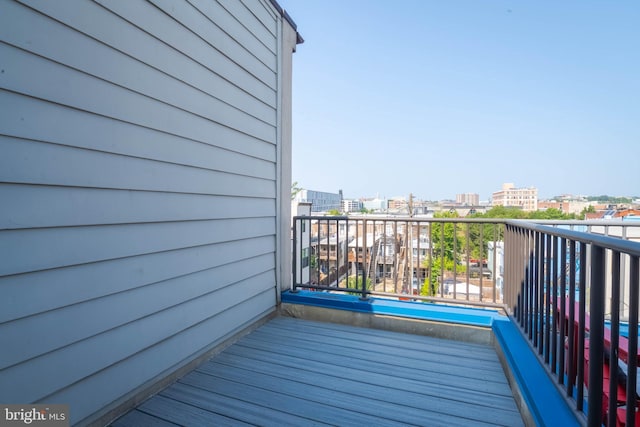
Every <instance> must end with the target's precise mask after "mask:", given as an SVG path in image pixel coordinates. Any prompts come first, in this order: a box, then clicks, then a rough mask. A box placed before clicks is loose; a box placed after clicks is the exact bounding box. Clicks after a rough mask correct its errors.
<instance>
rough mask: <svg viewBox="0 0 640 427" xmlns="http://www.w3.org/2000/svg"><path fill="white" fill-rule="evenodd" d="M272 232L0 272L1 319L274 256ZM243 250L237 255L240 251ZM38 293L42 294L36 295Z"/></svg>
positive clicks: (25, 315) (12, 318)
mask: <svg viewBox="0 0 640 427" xmlns="http://www.w3.org/2000/svg"><path fill="white" fill-rule="evenodd" d="M273 251H274V242H273V239H272V238H271V236H265V237H259V238H256V237H254V238H252V239H245V240H236V241H233V242H224V243H220V244H213V245H206V246H195V247H191V248H180V249H176V250H172V251H165V252H155V253H152V254H146V255H139V256H135V257H126V258H119V259H114V260H109V261H101V262H96V263H90V264H79V265H74V266H71V267H61V268H56V269H52V270H43V271H37V272H30V273H25V274H18V275H13V276H7V277H0V289H2V290H3V291H4V294H3V298H0V323H4V322H9V321H11V320H15V319H20V318H23V317H27V316H31V315H35V314H38V313H42V312H45V311H49V310H55V309H57V308H60V307H64V306H68V305H72V304H77V303H80V302H83V301H89V300H92V299H95V298H100V297H103V296H106V295H110V294H114V293H118V292H123V291H127V290H130V289H135V288H136V287H141V286H147V285H150V284H154V283H158V282H162V281H166V280H171V279H172V278H175V277H179V276H185V275H189V274H192V273H196V272H199V271H203V270H207V269H210V268H215V267H218V266H222V265H225V264H229V263H232V262H234V261H237V260H238V259H244V258H252V257H261V256H263V255H265V254H266V255H269V256H272V254H273ZM239 253H240V254H242V255H243V256H242V257H239V256H238V254H239ZM33 295H37V296H38V298H33V297H32V296H33Z"/></svg>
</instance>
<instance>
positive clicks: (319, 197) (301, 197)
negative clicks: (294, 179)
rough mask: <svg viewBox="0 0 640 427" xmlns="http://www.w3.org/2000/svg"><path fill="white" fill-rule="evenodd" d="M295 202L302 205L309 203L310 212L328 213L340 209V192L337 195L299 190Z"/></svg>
mask: <svg viewBox="0 0 640 427" xmlns="http://www.w3.org/2000/svg"><path fill="white" fill-rule="evenodd" d="M295 200H296V201H298V202H303V203H311V212H328V211H330V210H332V209H335V210H337V211H339V210H341V209H342V190H340V191H339V192H338V193H326V192H324V191H314V190H300V191H299V192H298V194H296V197H295Z"/></svg>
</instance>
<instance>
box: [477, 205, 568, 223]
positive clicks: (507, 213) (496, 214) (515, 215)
mask: <svg viewBox="0 0 640 427" xmlns="http://www.w3.org/2000/svg"><path fill="white" fill-rule="evenodd" d="M471 218H492V219H493V218H496V219H497V218H500V219H533V220H536V219H576V215H574V214H565V213H563V212H562V211H561V210H559V209H555V208H549V209H546V210H542V211H532V212H525V211H523V210H521V209H518V208H513V207H507V206H494V207H492V208H491V209H489V210H488V211H487V212H486V213H484V214H481V213H477V214H473V215H471Z"/></svg>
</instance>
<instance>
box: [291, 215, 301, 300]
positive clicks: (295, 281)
mask: <svg viewBox="0 0 640 427" xmlns="http://www.w3.org/2000/svg"><path fill="white" fill-rule="evenodd" d="M298 240H299V239H298V217H297V216H294V217H293V256H292V258H293V259H292V260H291V276H292V277H293V289H291V292H294V293H295V292H298V262H297V261H298Z"/></svg>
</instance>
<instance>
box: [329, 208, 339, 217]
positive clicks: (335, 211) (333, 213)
mask: <svg viewBox="0 0 640 427" xmlns="http://www.w3.org/2000/svg"><path fill="white" fill-rule="evenodd" d="M327 215H329V216H339V215H340V211H339V210H338V209H331V210H329V211H328V212H327Z"/></svg>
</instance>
